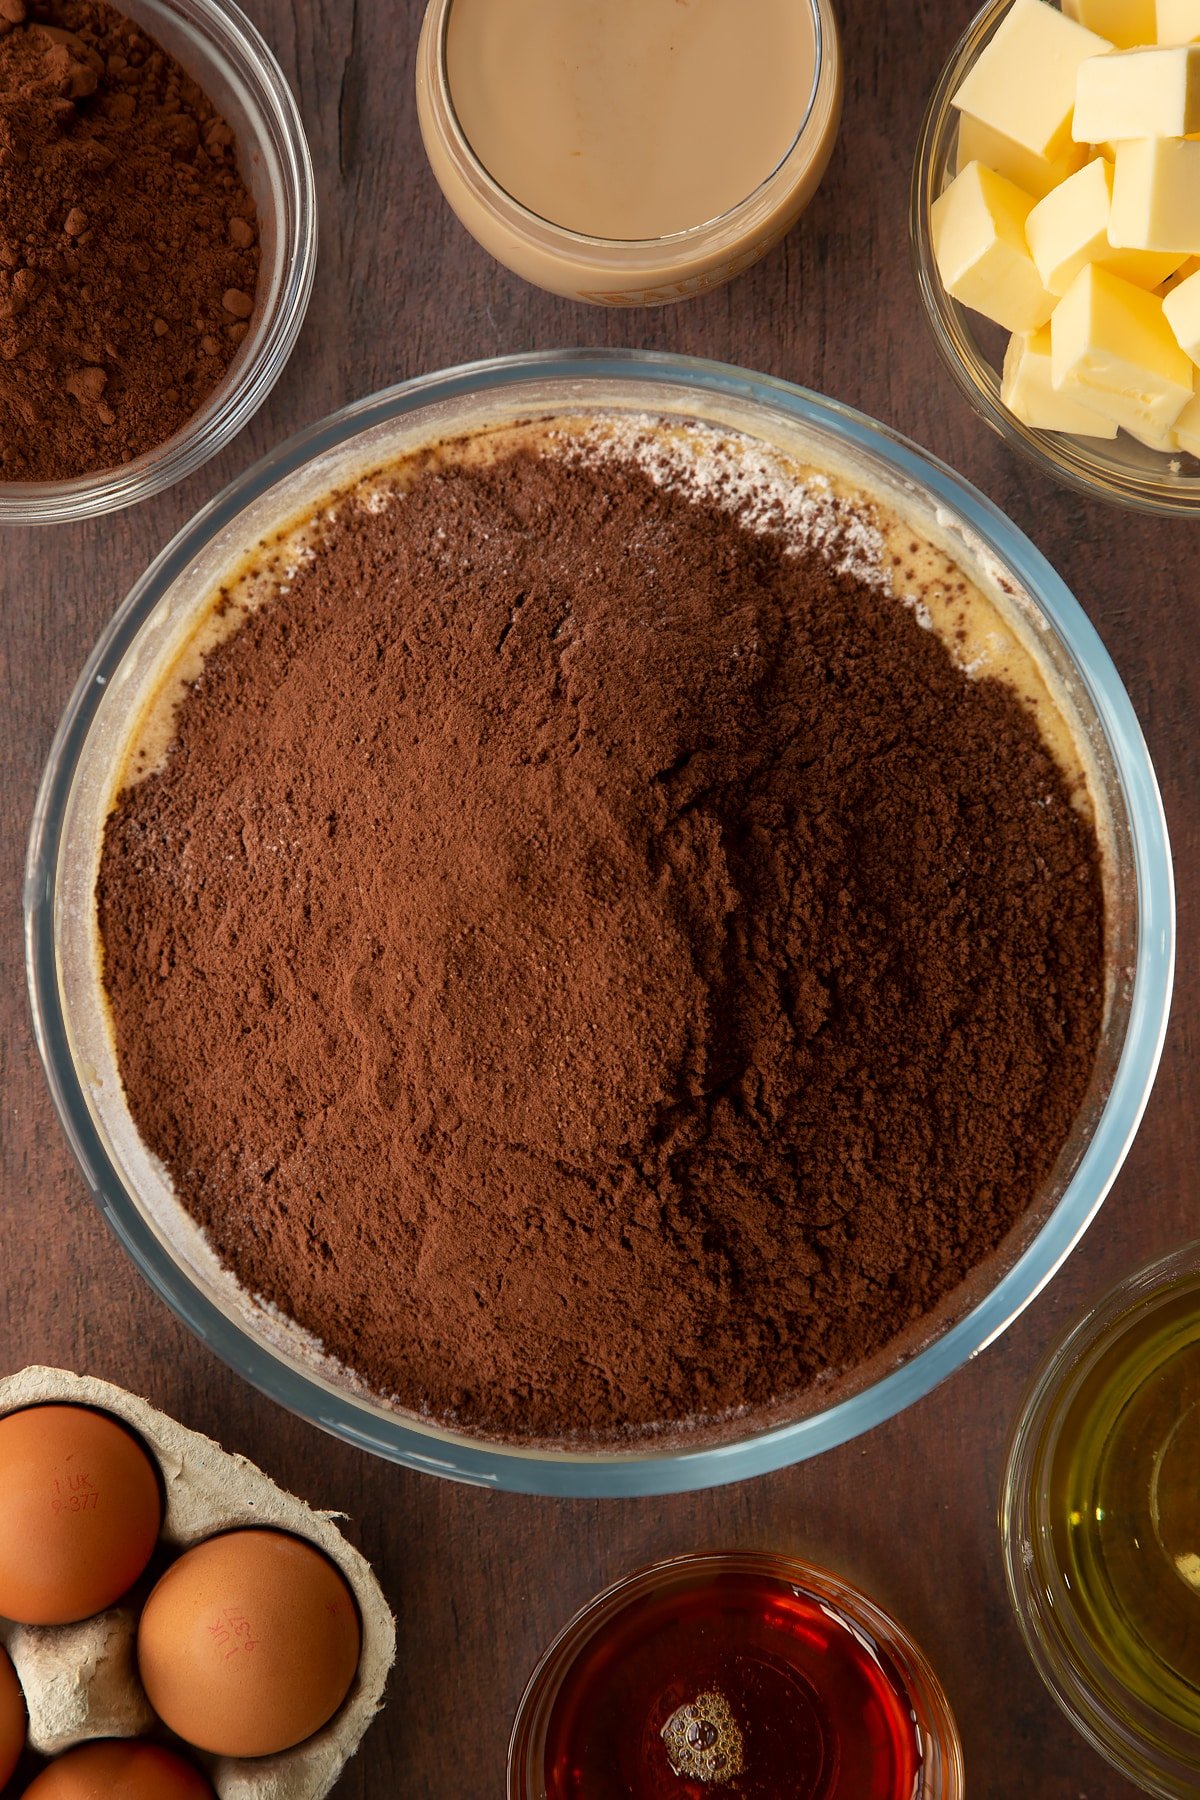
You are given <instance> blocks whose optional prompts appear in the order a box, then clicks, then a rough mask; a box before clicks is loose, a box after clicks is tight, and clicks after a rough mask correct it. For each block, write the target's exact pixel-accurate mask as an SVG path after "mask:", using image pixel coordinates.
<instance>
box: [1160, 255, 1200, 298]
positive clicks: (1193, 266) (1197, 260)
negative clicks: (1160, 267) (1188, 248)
mask: <svg viewBox="0 0 1200 1800" xmlns="http://www.w3.org/2000/svg"><path fill="white" fill-rule="evenodd" d="M1198 269H1200V256H1185V257H1184V259H1183V261H1182V262H1181V263H1180V265H1179V267H1178V268H1177V269H1176V270H1175V272H1174V273H1173V274H1171V275H1168V276H1167V279H1166V280H1165V281H1164V282H1162V283H1161V284H1160V286H1159V290H1158V291H1159V293H1160V294H1161V295H1162V296H1163V298H1164V300H1165V299H1166V297H1167V295H1168V294H1169V293H1170V292H1171V290H1172V289H1173V288H1177V287H1178V286H1179V284H1180V283H1181V282H1183V281H1187V280H1189V279H1190V277H1191V276H1193V275H1194V274H1195V273H1196V271H1197V270H1198Z"/></svg>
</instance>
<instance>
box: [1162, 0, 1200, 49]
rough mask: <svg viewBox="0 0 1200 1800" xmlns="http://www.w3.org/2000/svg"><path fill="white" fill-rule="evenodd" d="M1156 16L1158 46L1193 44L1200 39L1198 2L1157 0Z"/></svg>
mask: <svg viewBox="0 0 1200 1800" xmlns="http://www.w3.org/2000/svg"><path fill="white" fill-rule="evenodd" d="M1156 14H1157V17H1156V23H1157V30H1156V32H1155V36H1156V38H1157V39H1158V42H1159V43H1160V44H1194V43H1195V42H1196V41H1197V40H1198V39H1200V0H1158V6H1157V9H1156Z"/></svg>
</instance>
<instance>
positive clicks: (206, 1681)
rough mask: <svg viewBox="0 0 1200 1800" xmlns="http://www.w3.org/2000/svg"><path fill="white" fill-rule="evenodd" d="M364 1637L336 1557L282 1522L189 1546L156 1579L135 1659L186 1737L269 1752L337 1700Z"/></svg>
mask: <svg viewBox="0 0 1200 1800" xmlns="http://www.w3.org/2000/svg"><path fill="white" fill-rule="evenodd" d="M360 1641H361V1640H360V1630H359V1623H358V1609H357V1607H356V1606H355V1604H354V1597H353V1595H352V1594H351V1592H350V1589H349V1588H348V1587H347V1586H346V1583H345V1581H344V1580H343V1578H342V1576H341V1575H340V1574H339V1572H338V1570H337V1569H336V1568H335V1567H334V1565H333V1564H332V1563H331V1562H330V1561H329V1559H328V1557H326V1556H324V1555H322V1553H321V1552H320V1551H319V1550H316V1549H314V1547H313V1546H312V1545H311V1544H308V1543H305V1542H303V1541H302V1540H301V1539H300V1538H294V1537H289V1536H287V1535H286V1534H285V1533H284V1532H281V1531H257V1530H256V1531H228V1532H225V1533H224V1534H223V1536H221V1537H214V1538H207V1539H206V1540H205V1541H204V1543H202V1544H197V1545H196V1546H195V1547H194V1548H193V1549H191V1550H188V1551H185V1552H184V1554H183V1555H182V1556H181V1557H180V1558H179V1561H178V1562H177V1563H173V1564H172V1565H171V1567H170V1568H169V1569H168V1570H167V1572H166V1574H165V1575H164V1576H163V1577H162V1579H161V1581H160V1582H159V1583H158V1586H157V1587H156V1588H155V1589H154V1592H153V1593H152V1594H151V1596H150V1598H149V1600H147V1602H146V1607H145V1611H144V1612H143V1613H142V1618H141V1623H140V1624H139V1626H138V1669H139V1671H140V1673H141V1677H142V1685H143V1687H144V1688H145V1690H146V1694H147V1696H148V1698H149V1701H150V1704H151V1706H152V1707H153V1708H154V1710H155V1712H156V1713H157V1714H158V1716H159V1718H160V1719H162V1720H163V1721H164V1722H165V1723H166V1724H167V1725H169V1726H170V1727H171V1730H172V1731H174V1732H177V1733H178V1734H179V1736H180V1737H181V1738H185V1739H186V1740H187V1742H188V1743H189V1744H196V1745H198V1746H199V1748H200V1749H202V1750H212V1751H215V1752H216V1754H217V1755H220V1756H270V1755H271V1754H272V1753H273V1752H274V1751H276V1750H287V1749H289V1748H290V1747H291V1746H292V1745H293V1744H298V1743H299V1742H300V1741H301V1739H303V1738H306V1737H309V1736H311V1734H312V1733H313V1732H314V1731H317V1730H319V1728H320V1727H321V1726H322V1725H324V1723H325V1721H326V1720H327V1719H328V1718H330V1717H332V1715H333V1714H334V1713H335V1712H336V1711H337V1709H338V1707H339V1706H340V1705H341V1704H342V1701H343V1700H344V1699H345V1698H346V1694H347V1692H348V1690H349V1687H350V1683H351V1682H352V1681H353V1679H354V1672H355V1670H356V1669H357V1667H358V1653H359V1646H360Z"/></svg>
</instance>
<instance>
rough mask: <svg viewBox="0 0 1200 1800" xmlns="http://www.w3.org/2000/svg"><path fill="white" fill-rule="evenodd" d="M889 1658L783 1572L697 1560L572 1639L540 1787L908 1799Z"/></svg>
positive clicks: (907, 1706) (907, 1754)
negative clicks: (684, 1574) (579, 1643)
mask: <svg viewBox="0 0 1200 1800" xmlns="http://www.w3.org/2000/svg"><path fill="white" fill-rule="evenodd" d="M921 1767H922V1751H921V1742H920V1738H919V1736H918V1733H917V1727H916V1724H915V1722H914V1716H913V1702H912V1699H911V1697H910V1695H909V1692H908V1689H907V1686H906V1684H905V1682H904V1679H903V1677H902V1675H901V1673H900V1670H899V1669H898V1668H897V1667H896V1665H895V1663H894V1661H893V1660H892V1658H891V1657H890V1656H889V1655H888V1653H887V1652H886V1651H885V1650H884V1649H883V1647H882V1646H881V1645H880V1644H878V1643H876V1642H875V1641H874V1639H873V1637H872V1635H871V1634H870V1632H868V1631H867V1630H864V1629H863V1627H862V1625H861V1624H858V1623H852V1622H851V1621H850V1619H849V1618H848V1617H846V1616H844V1615H843V1614H842V1613H841V1612H840V1610H839V1608H838V1607H837V1606H836V1605H835V1604H834V1602H832V1601H824V1600H821V1599H819V1598H817V1597H816V1596H815V1595H813V1594H810V1593H808V1592H807V1591H805V1590H804V1589H803V1588H800V1587H798V1586H796V1585H795V1583H794V1581H793V1580H791V1579H789V1578H788V1576H787V1575H786V1574H779V1573H772V1572H771V1571H770V1566H769V1565H767V1566H765V1567H764V1568H763V1569H761V1570H758V1571H753V1572H752V1571H747V1570H746V1569H742V1568H739V1569H732V1570H731V1569H729V1568H728V1566H724V1567H716V1568H714V1567H707V1568H705V1567H703V1566H701V1567H700V1568H699V1569H698V1570H697V1571H696V1572H695V1573H694V1574H693V1575H692V1576H691V1578H690V1579H689V1580H688V1581H687V1582H686V1583H683V1584H680V1583H675V1584H667V1585H665V1586H663V1587H660V1588H656V1589H654V1590H652V1591H649V1592H642V1593H641V1594H639V1595H637V1596H636V1597H634V1598H632V1599H631V1600H630V1602H629V1604H628V1605H626V1606H625V1607H624V1608H623V1609H622V1610H620V1611H619V1612H617V1613H616V1614H615V1616H613V1617H612V1618H611V1619H609V1620H608V1621H607V1623H606V1624H605V1625H604V1626H603V1627H602V1628H601V1629H600V1630H599V1631H598V1632H597V1633H596V1634H595V1635H594V1636H593V1637H591V1638H590V1639H589V1640H588V1641H587V1642H586V1643H585V1644H584V1645H583V1647H582V1649H581V1651H580V1653H579V1655H578V1656H577V1657H576V1659H575V1661H574V1662H573V1663H572V1664H571V1667H570V1668H569V1670H568V1672H567V1675H566V1677H565V1679H564V1680H563V1682H562V1684H561V1686H560V1688H559V1692H558V1694H557V1696H556V1699H555V1702H554V1705H553V1708H552V1710H551V1713H550V1717H549V1720H548V1725H547V1732H546V1754H545V1791H546V1800H609V1796H612V1797H613V1800H615V1797H616V1796H620V1797H621V1800H724V1797H728V1800H734V1797H735V1796H736V1800H911V1797H912V1796H913V1795H914V1794H919V1793H920V1792H921V1791H922V1788H921V1785H920V1783H919V1782H918V1776H919V1774H920V1773H921Z"/></svg>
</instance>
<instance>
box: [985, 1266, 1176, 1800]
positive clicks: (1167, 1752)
mask: <svg viewBox="0 0 1200 1800" xmlns="http://www.w3.org/2000/svg"><path fill="white" fill-rule="evenodd" d="M1181 1277H1182V1278H1185V1279H1186V1280H1188V1281H1189V1282H1190V1283H1192V1284H1194V1286H1195V1288H1196V1294H1197V1299H1198V1301H1200V1238H1195V1239H1193V1240H1192V1241H1191V1242H1189V1243H1187V1244H1184V1245H1182V1246H1181V1247H1180V1248H1178V1249H1176V1250H1172V1251H1170V1252H1168V1253H1167V1254H1166V1255H1158V1256H1154V1257H1152V1258H1151V1259H1150V1260H1149V1261H1146V1262H1142V1263H1140V1264H1139V1265H1138V1267H1137V1268H1135V1269H1133V1270H1132V1271H1131V1272H1130V1273H1129V1274H1127V1275H1123V1276H1122V1277H1121V1279H1120V1280H1119V1281H1117V1282H1116V1283H1115V1284H1114V1285H1113V1286H1111V1287H1108V1288H1106V1289H1105V1290H1104V1291H1103V1292H1102V1293H1101V1294H1100V1295H1099V1297H1098V1298H1096V1299H1095V1300H1093V1301H1092V1302H1091V1303H1090V1304H1089V1305H1086V1306H1084V1308H1083V1309H1082V1310H1081V1311H1079V1312H1077V1313H1075V1314H1073V1315H1072V1317H1071V1318H1070V1319H1069V1321H1068V1322H1067V1324H1066V1326H1065V1327H1064V1328H1063V1329H1062V1330H1061V1331H1060V1332H1059V1333H1058V1334H1057V1335H1056V1336H1055V1338H1054V1339H1053V1341H1052V1343H1051V1344H1050V1346H1049V1347H1048V1349H1047V1350H1046V1351H1045V1353H1044V1355H1043V1356H1042V1358H1041V1361H1040V1362H1039V1363H1038V1366H1037V1368H1036V1370H1035V1372H1034V1374H1033V1377H1032V1379H1031V1380H1030V1382H1029V1384H1028V1387H1027V1388H1026V1391H1025V1395H1024V1398H1023V1400H1022V1402H1021V1407H1020V1411H1019V1412H1018V1414H1017V1417H1016V1420H1015V1422H1014V1424H1013V1426H1012V1429H1011V1431H1010V1433H1009V1439H1008V1445H1007V1448H1006V1450H1005V1455H1004V1467H1003V1472H1002V1474H1001V1478H1000V1490H999V1508H998V1511H999V1530H1000V1544H1001V1551H1002V1554H1003V1560H1004V1582H1005V1587H1006V1589H1007V1591H1008V1599H1009V1605H1010V1607H1011V1608H1012V1612H1013V1616H1014V1618H1015V1619H1016V1622H1017V1628H1018V1630H1019V1631H1020V1633H1021V1638H1022V1641H1023V1642H1024V1645H1025V1648H1026V1650H1027V1652H1028V1654H1029V1658H1030V1661H1031V1662H1032V1663H1033V1665H1034V1667H1035V1669H1036V1670H1037V1672H1038V1674H1039V1675H1040V1677H1041V1679H1042V1681H1043V1683H1044V1684H1045V1686H1046V1688H1047V1689H1048V1690H1049V1692H1050V1694H1051V1695H1052V1696H1053V1698H1054V1699H1055V1701H1056V1702H1057V1704H1058V1705H1059V1707H1061V1709H1062V1711H1063V1712H1064V1713H1065V1714H1066V1716H1067V1718H1068V1719H1069V1720H1070V1722H1071V1724H1072V1725H1073V1726H1074V1727H1075V1729H1076V1730H1077V1731H1078V1732H1079V1733H1080V1734H1081V1735H1082V1736H1083V1737H1084V1738H1086V1739H1087V1741H1088V1742H1089V1743H1090V1744H1091V1745H1092V1747H1093V1748H1094V1749H1095V1750H1096V1751H1098V1752H1099V1754H1100V1755H1101V1756H1103V1757H1104V1759H1105V1760H1106V1761H1107V1762H1108V1763H1110V1764H1111V1765H1112V1766H1113V1767H1114V1768H1116V1769H1118V1770H1120V1772H1121V1773H1122V1774H1123V1775H1125V1776H1126V1777H1127V1778H1128V1779H1129V1780H1130V1781H1133V1782H1135V1783H1136V1784H1137V1785H1138V1786H1139V1787H1142V1788H1144V1789H1146V1791H1147V1792H1150V1793H1154V1794H1158V1795H1161V1796H1163V1800H1177V1797H1180V1796H1183V1795H1186V1794H1191V1793H1194V1792H1195V1791H1196V1784H1197V1782H1198V1780H1200V1725H1198V1726H1197V1729H1196V1731H1195V1732H1194V1733H1193V1734H1192V1737H1193V1746H1194V1754H1193V1755H1192V1759H1191V1763H1190V1765H1188V1764H1185V1763H1183V1762H1182V1761H1180V1760H1178V1757H1179V1755H1180V1754H1181V1753H1180V1748H1179V1746H1180V1744H1181V1742H1182V1739H1183V1736H1184V1733H1183V1732H1182V1731H1181V1730H1179V1729H1178V1728H1175V1727H1172V1726H1171V1725H1170V1724H1169V1723H1168V1724H1167V1726H1166V1730H1167V1733H1168V1736H1167V1737H1165V1738H1163V1739H1161V1740H1155V1739H1154V1738H1153V1737H1152V1735H1151V1733H1150V1732H1149V1731H1146V1732H1140V1731H1139V1730H1138V1729H1137V1727H1136V1725H1134V1724H1132V1723H1130V1722H1129V1721H1127V1720H1125V1719H1122V1718H1121V1717H1120V1715H1119V1713H1118V1711H1117V1710H1116V1705H1115V1701H1116V1699H1117V1697H1118V1696H1120V1695H1122V1694H1124V1693H1125V1692H1126V1690H1124V1689H1123V1687H1122V1684H1121V1682H1120V1680H1119V1679H1118V1677H1117V1676H1116V1674H1115V1673H1114V1672H1113V1671H1112V1670H1110V1669H1109V1668H1108V1667H1107V1665H1105V1664H1103V1663H1102V1662H1101V1660H1100V1658H1099V1657H1098V1656H1096V1655H1095V1654H1094V1653H1093V1652H1091V1650H1090V1646H1089V1645H1087V1644H1086V1643H1085V1642H1084V1641H1083V1639H1082V1637H1081V1636H1080V1633H1079V1632H1078V1630H1076V1629H1075V1627H1074V1620H1073V1619H1070V1618H1065V1617H1064V1611H1063V1608H1064V1605H1065V1604H1066V1599H1065V1596H1063V1595H1060V1596H1059V1599H1058V1603H1056V1602H1055V1600H1054V1598H1053V1596H1051V1595H1050V1594H1049V1593H1047V1592H1045V1591H1044V1589H1043V1585H1042V1581H1043V1578H1042V1577H1040V1576H1039V1577H1037V1578H1036V1579H1035V1565H1034V1563H1033V1561H1032V1560H1031V1558H1030V1555H1028V1554H1027V1553H1026V1550H1025V1544H1024V1539H1025V1536H1026V1533H1029V1534H1031V1535H1033V1534H1037V1535H1038V1536H1040V1535H1041V1533H1040V1529H1039V1525H1040V1521H1039V1518H1038V1516H1037V1513H1036V1511H1035V1508H1036V1506H1037V1503H1038V1501H1039V1500H1041V1501H1043V1502H1044V1500H1045V1494H1046V1479H1045V1478H1046V1458H1047V1443H1046V1434H1047V1432H1049V1431H1053V1430H1054V1429H1055V1427H1056V1426H1057V1424H1058V1423H1059V1422H1061V1419H1062V1417H1063V1415H1064V1413H1065V1412H1066V1410H1067V1408H1068V1406H1069V1404H1070V1402H1071V1400H1072V1399H1073V1397H1074V1395H1075V1392H1076V1391H1077V1387H1078V1380H1079V1377H1080V1376H1081V1375H1082V1374H1083V1373H1084V1372H1085V1371H1086V1369H1087V1368H1089V1367H1090V1366H1091V1365H1092V1362H1093V1359H1094V1358H1095V1356H1096V1355H1098V1354H1100V1353H1102V1352H1103V1351H1104V1350H1105V1348H1106V1347H1107V1346H1108V1345H1109V1344H1110V1343H1115V1342H1116V1341H1117V1340H1118V1339H1119V1337H1120V1335H1121V1333H1122V1332H1123V1331H1124V1330H1125V1328H1126V1326H1127V1324H1128V1323H1129V1322H1130V1321H1132V1319H1133V1318H1134V1316H1135V1315H1137V1314H1144V1313H1148V1312H1152V1311H1154V1310H1155V1309H1156V1308H1157V1307H1158V1306H1159V1305H1160V1304H1163V1303H1166V1302H1168V1301H1169V1300H1170V1299H1171V1297H1172V1295H1173V1294H1174V1293H1175V1291H1176V1289H1175V1287H1174V1286H1173V1285H1172V1284H1173V1283H1174V1282H1175V1281H1176V1280H1177V1279H1178V1278H1181ZM1133 1716H1136V1717H1137V1718H1139V1719H1143V1720H1151V1719H1152V1718H1153V1710H1152V1709H1151V1708H1150V1707H1149V1706H1147V1705H1146V1704H1145V1703H1144V1702H1142V1703H1139V1704H1138V1705H1137V1708H1136V1712H1135V1714H1134V1715H1133ZM1172 1734H1173V1735H1172Z"/></svg>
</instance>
